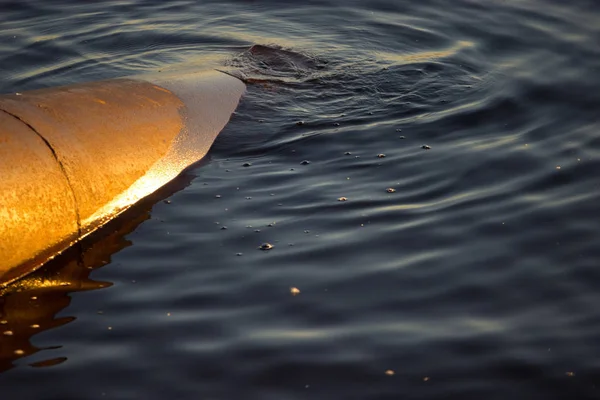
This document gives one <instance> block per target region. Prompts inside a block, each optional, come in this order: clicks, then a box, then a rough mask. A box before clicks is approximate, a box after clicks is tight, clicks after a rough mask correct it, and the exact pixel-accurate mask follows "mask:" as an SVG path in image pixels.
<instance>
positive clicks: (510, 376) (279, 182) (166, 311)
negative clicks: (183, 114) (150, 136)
mask: <svg viewBox="0 0 600 400" xmlns="http://www.w3.org/2000/svg"><path fill="white" fill-rule="evenodd" d="M2 10H3V12H2V13H1V14H0V24H1V25H0V27H1V28H2V29H1V35H2V36H1V37H2V40H1V41H0V92H2V93H8V92H15V91H24V90H28V89H35V88H41V87H48V86H54V85H62V84H70V83H76V82H83V81H89V80H96V79H105V78H112V77H118V76H124V75H132V74H140V73H148V72H157V71H164V72H167V71H169V72H170V71H177V70H178V69H188V68H207V67H217V68H222V69H228V70H237V71H240V72H241V73H243V75H244V77H245V79H247V81H248V92H247V94H246V96H245V97H244V99H243V101H242V103H241V105H240V107H239V108H238V110H237V112H236V114H235V115H234V116H233V117H232V120H231V122H230V124H229V125H228V126H227V127H226V128H225V130H224V131H223V132H222V134H221V135H220V136H219V138H218V139H217V141H216V142H215V144H214V146H213V148H212V150H211V151H210V153H209V155H208V157H207V158H206V159H205V160H204V161H202V162H201V163H199V164H198V165H197V166H195V167H194V168H193V169H191V170H190V171H187V172H186V173H185V174H184V175H183V176H182V177H181V178H179V179H177V180H176V182H174V183H173V184H172V185H169V187H167V188H165V189H164V190H162V191H161V192H159V193H157V194H156V195H155V196H153V197H152V198H151V199H148V201H146V202H144V204H142V205H140V206H139V207H136V208H135V209H133V210H131V212H129V213H128V214H127V215H126V216H125V217H124V218H121V219H120V220H119V221H115V222H114V223H113V224H111V225H110V226H109V227H107V229H105V230H104V231H103V232H102V234H101V235H97V237H96V238H94V240H90V241H86V242H85V243H83V245H82V246H81V247H79V248H76V249H72V250H71V251H69V252H67V253H66V254H65V255H64V256H63V257H60V258H58V259H57V260H56V261H55V262H53V263H52V264H51V265H49V266H48V268H47V269H45V270H42V271H40V272H39V273H37V274H35V275H33V276H31V277H29V278H28V279H26V280H24V281H23V282H21V283H20V284H18V285H15V286H12V287H11V288H9V289H8V290H6V291H5V293H4V294H3V296H2V297H1V298H0V317H1V318H0V319H1V321H0V323H2V325H0V328H2V330H3V331H10V332H11V333H12V335H10V336H9V335H3V336H2V337H0V369H1V370H2V371H3V373H1V374H0V387H2V392H3V394H4V395H6V396H8V397H10V398H24V399H25V398H27V399H28V398H32V399H63V400H64V399H104V398H109V399H165V398H171V399H198V398H203V399H233V398H243V399H261V400H268V399H282V398H285V399H398V398H408V399H437V398H439V399H449V398H456V399H459V398H460V399H465V398H486V399H506V398H514V399H537V398H540V399H541V398H544V399H553V398H555V399H564V398H597V397H598V396H599V393H598V390H599V389H598V388H597V386H599V385H600V348H599V347H598V345H597V344H598V337H599V336H600V314H599V313H598V309H597V305H598V304H600V291H599V290H598V287H599V285H600V270H598V264H599V260H600V250H599V247H598V244H597V243H598V237H600V227H599V224H598V219H597V217H596V216H597V214H596V213H597V211H598V204H600V203H599V202H600V188H599V186H598V178H597V176H598V172H599V168H600V136H599V134H600V114H599V112H598V110H600V95H599V93H600V78H599V75H598V71H600V9H599V8H598V7H597V4H596V3H595V2H594V1H576V2H572V3H569V4H567V3H565V2H559V1H551V0H545V1H542V0H522V1H517V0H514V1H488V2H479V1H468V0H460V1H455V2H452V3H451V4H450V3H448V2H445V1H441V0H421V1H418V2H414V1H392V0H378V1H340V0H321V1H309V2H304V3H303V4H296V3H289V2H283V1H263V2H256V1H228V2H216V1H214V2H211V1H203V2H191V1H170V2H158V1H140V0H137V1H98V2H93V3H90V2H82V1H72V0H68V1H61V2H57V1H55V2H51V4H50V3H48V2H42V1H39V0H32V1H20V2H4V4H3V8H2ZM256 44H258V45H263V46H269V47H270V48H271V49H280V50H273V51H279V52H280V54H279V55H280V56H281V54H283V55H284V57H283V58H284V59H285V60H286V61H285V62H282V63H274V62H273V61H272V60H270V59H269V54H268V50H266V51H257V52H250V51H248V49H249V48H250V47H251V46H252V45H256ZM255 49H259V50H260V49H261V48H260V47H258V48H255ZM283 51H292V52H294V53H297V55H295V54H292V53H284V52H283ZM423 146H426V148H424V147H423ZM303 161H308V162H303ZM245 165H246V166H245ZM390 188H391V189H394V190H390V191H388V190H387V189H390ZM342 197H344V198H345V199H346V200H345V201H340V200H339V199H340V198H342ZM225 227H226V229H224V228H225ZM265 242H267V243H271V244H272V245H273V246H274V247H273V248H272V249H271V250H268V251H261V250H259V249H258V247H259V246H260V245H261V244H262V243H265ZM597 270H598V271H597ZM291 288H296V289H298V290H299V291H300V293H299V294H298V293H297V291H294V292H295V293H292V290H291ZM100 289H102V290H100ZM294 294H295V295H294Z"/></svg>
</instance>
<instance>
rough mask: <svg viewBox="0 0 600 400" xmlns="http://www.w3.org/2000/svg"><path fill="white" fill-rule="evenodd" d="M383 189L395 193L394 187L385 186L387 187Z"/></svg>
mask: <svg viewBox="0 0 600 400" xmlns="http://www.w3.org/2000/svg"><path fill="white" fill-rule="evenodd" d="M385 191H386V192H388V193H396V189H394V188H387V189H385Z"/></svg>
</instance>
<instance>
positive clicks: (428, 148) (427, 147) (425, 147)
mask: <svg viewBox="0 0 600 400" xmlns="http://www.w3.org/2000/svg"><path fill="white" fill-rule="evenodd" d="M421 148H422V149H425V150H431V147H430V146H427V145H426V144H424V145H423V146H421Z"/></svg>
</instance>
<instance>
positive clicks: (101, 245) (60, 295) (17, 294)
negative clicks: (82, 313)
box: [0, 209, 150, 372]
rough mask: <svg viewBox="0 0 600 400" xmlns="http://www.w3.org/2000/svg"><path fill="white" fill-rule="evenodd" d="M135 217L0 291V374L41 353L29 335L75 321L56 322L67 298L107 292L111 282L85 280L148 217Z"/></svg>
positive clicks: (64, 318) (55, 359) (125, 244)
mask: <svg viewBox="0 0 600 400" xmlns="http://www.w3.org/2000/svg"><path fill="white" fill-rule="evenodd" d="M137 213H138V215H137V217H134V218H131V216H129V218H127V219H125V218H123V219H121V220H119V221H115V222H114V223H112V224H111V225H110V226H107V227H106V229H103V230H102V231H101V232H98V233H97V234H96V235H95V236H93V237H90V238H89V239H88V240H87V243H86V241H84V243H82V244H81V246H76V247H73V248H71V249H69V250H68V251H67V252H65V253H64V254H62V255H61V256H59V257H57V258H56V259H54V260H52V261H51V262H49V263H48V264H47V265H46V266H45V267H44V268H42V269H40V270H38V271H36V272H35V273H33V274H31V275H28V276H26V277H24V278H22V279H20V280H19V281H17V282H15V283H13V284H11V285H9V286H7V287H5V288H2V289H1V290H0V372H3V371H6V370H8V369H11V368H13V367H14V366H15V365H14V362H15V361H16V360H18V359H20V358H22V357H27V356H31V355H33V354H35V353H38V352H40V351H41V350H44V349H45V348H42V347H37V346H35V345H34V344H33V343H32V342H31V338H32V337H33V336H34V335H36V334H38V333H40V332H44V331H47V330H49V329H52V328H56V327H59V326H63V325H65V324H68V323H69V322H71V321H74V320H75V319H76V317H75V316H61V317H56V315H57V314H58V313H59V312H61V311H63V310H64V309H65V308H67V307H68V306H69V305H70V303H71V299H72V296H71V293H73V292H80V291H89V290H97V289H103V288H106V287H110V286H112V283H111V282H101V281H96V280H93V279H91V278H90V277H89V275H90V273H91V272H92V271H93V270H94V269H97V268H100V267H102V266H104V265H106V264H108V263H110V260H111V255H112V254H115V253H117V252H118V251H120V250H122V249H124V248H126V247H128V246H130V245H131V244H132V243H131V242H130V241H129V240H127V239H126V238H125V235H127V234H128V233H130V232H132V231H133V230H134V229H135V228H136V227H137V226H138V225H139V224H141V223H142V222H143V221H145V220H147V219H148V218H149V216H150V214H149V212H148V210H147V209H146V210H145V211H144V212H142V213H141V214H140V211H139V210H138V211H137ZM107 232H110V233H107ZM55 348H56V347H53V349H55ZM65 361H67V359H66V357H53V358H50V359H42V360H36V361H34V362H32V363H30V364H29V365H30V366H32V367H48V366H53V365H57V364H60V363H62V362H65Z"/></svg>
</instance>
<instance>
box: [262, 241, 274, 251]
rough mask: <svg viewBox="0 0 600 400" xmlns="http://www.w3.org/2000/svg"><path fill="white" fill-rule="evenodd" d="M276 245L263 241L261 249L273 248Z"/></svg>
mask: <svg viewBox="0 0 600 400" xmlns="http://www.w3.org/2000/svg"><path fill="white" fill-rule="evenodd" d="M273 247H274V246H273V245H272V244H271V243H263V244H261V245H260V247H259V249H260V250H271V249H272V248H273Z"/></svg>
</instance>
